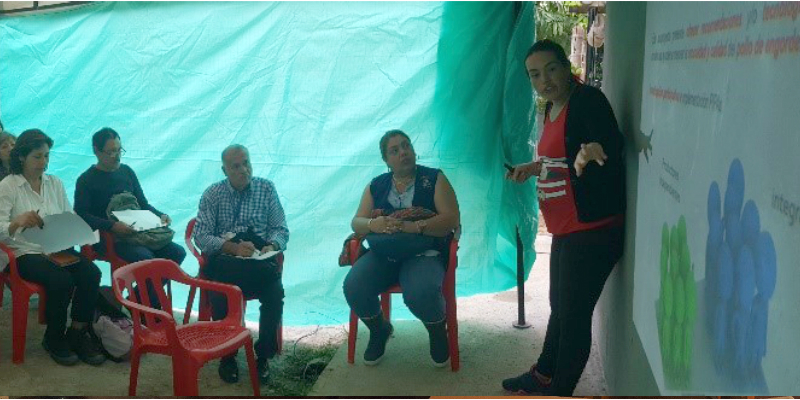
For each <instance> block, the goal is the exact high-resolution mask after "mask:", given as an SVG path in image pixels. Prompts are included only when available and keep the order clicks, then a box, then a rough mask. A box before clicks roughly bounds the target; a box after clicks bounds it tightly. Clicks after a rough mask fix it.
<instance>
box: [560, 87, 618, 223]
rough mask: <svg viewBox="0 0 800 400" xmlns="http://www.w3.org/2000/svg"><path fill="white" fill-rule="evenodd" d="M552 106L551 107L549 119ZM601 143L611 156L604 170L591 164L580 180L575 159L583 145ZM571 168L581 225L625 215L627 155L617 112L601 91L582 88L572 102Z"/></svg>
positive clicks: (568, 135)
mask: <svg viewBox="0 0 800 400" xmlns="http://www.w3.org/2000/svg"><path fill="white" fill-rule="evenodd" d="M551 106H552V104H548V105H547V111H546V113H545V115H548V114H549V112H550V108H551ZM592 142H597V143H599V144H600V145H601V146H603V151H604V152H605V153H606V155H607V156H608V160H606V162H605V165H604V166H600V165H599V164H597V163H595V162H590V163H589V164H588V165H587V166H586V167H585V168H584V169H583V174H581V176H580V177H578V176H577V175H576V174H575V166H574V165H575V158H576V157H577V156H578V152H579V151H580V150H581V144H588V143H592ZM565 145H566V151H567V165H568V166H569V174H570V181H571V182H572V192H573V194H574V197H575V207H576V208H577V211H578V220H579V221H580V222H594V221H599V220H601V219H604V218H608V217H611V216H614V215H619V214H623V213H624V212H625V153H624V151H623V146H624V144H623V137H622V133H621V132H620V130H619V126H618V125H617V120H616V118H615V117H614V110H612V109H611V105H610V104H609V103H608V99H606V96H605V95H604V94H603V92H601V91H600V90H599V89H597V88H594V87H592V86H588V85H583V84H578V87H577V88H575V91H573V92H572V95H571V96H570V98H569V104H568V109H567V121H566V127H565Z"/></svg>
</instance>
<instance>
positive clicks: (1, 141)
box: [0, 129, 17, 181]
mask: <svg viewBox="0 0 800 400" xmlns="http://www.w3.org/2000/svg"><path fill="white" fill-rule="evenodd" d="M16 143H17V137H16V136H14V135H12V134H11V133H10V132H8V131H4V130H1V129H0V181H2V180H3V178H5V177H6V176H8V175H10V174H11V150H13V149H14V144H16Z"/></svg>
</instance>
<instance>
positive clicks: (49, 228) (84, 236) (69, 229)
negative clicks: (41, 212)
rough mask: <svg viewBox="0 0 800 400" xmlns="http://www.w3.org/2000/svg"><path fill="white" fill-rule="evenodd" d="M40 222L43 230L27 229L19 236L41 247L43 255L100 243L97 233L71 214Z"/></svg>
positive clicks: (47, 218) (54, 216) (51, 217)
mask: <svg viewBox="0 0 800 400" xmlns="http://www.w3.org/2000/svg"><path fill="white" fill-rule="evenodd" d="M42 220H43V221H44V228H43V229H42V228H38V227H36V228H27V229H25V230H24V231H22V232H20V233H19V235H20V236H22V237H23V238H24V239H25V240H27V241H28V242H31V243H36V244H38V245H40V246H42V251H43V252H44V253H45V254H50V253H55V252H58V251H61V250H66V249H69V248H72V247H75V246H83V245H85V244H95V243H97V242H98V241H100V237H99V234H98V233H97V231H92V228H90V227H89V225H88V224H87V223H86V221H84V220H83V218H81V217H79V216H78V215H76V214H73V213H71V212H65V213H61V214H53V215H48V216H46V217H44V218H42Z"/></svg>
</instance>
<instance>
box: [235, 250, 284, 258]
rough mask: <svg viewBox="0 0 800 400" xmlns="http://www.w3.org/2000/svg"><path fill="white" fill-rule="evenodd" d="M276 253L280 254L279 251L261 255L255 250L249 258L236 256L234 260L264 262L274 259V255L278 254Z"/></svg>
mask: <svg viewBox="0 0 800 400" xmlns="http://www.w3.org/2000/svg"><path fill="white" fill-rule="evenodd" d="M278 253H280V251H268V252H266V253H262V252H260V251H258V250H256V251H254V252H253V255H252V256H250V257H241V256H236V258H242V259H245V260H266V259H269V258H272V257H275V255H276V254H278Z"/></svg>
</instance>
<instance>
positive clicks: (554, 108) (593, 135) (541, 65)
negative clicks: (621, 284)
mask: <svg viewBox="0 0 800 400" xmlns="http://www.w3.org/2000/svg"><path fill="white" fill-rule="evenodd" d="M525 66H526V69H527V71H528V76H529V78H530V81H531V86H533V88H534V90H536V92H537V93H538V94H539V95H540V96H542V97H544V98H545V99H546V100H547V108H546V112H545V122H544V131H543V132H542V135H541V140H540V141H539V144H538V146H537V153H538V154H537V156H538V157H537V158H536V159H535V160H534V161H532V162H530V163H526V164H521V165H517V166H516V167H514V169H513V172H510V173H509V174H508V175H507V177H508V178H509V179H511V180H512V181H514V182H517V183H523V182H525V181H526V180H528V179H529V178H530V177H533V176H535V177H536V178H537V186H538V189H537V191H538V197H539V207H540V210H541V212H542V215H543V217H544V220H545V222H546V224H547V229H548V230H549V231H550V233H552V234H553V243H552V248H551V254H550V309H551V312H550V320H549V321H548V323H547V333H546V335H545V341H544V346H543V349H542V353H541V354H540V355H539V359H538V361H537V362H536V363H535V364H534V365H533V366H532V367H531V369H530V371H528V372H525V373H523V374H522V375H520V376H518V377H516V378H510V379H506V380H505V381H503V388H504V389H506V390H509V391H513V392H524V393H526V394H532V393H537V394H546V395H553V396H571V395H572V392H573V390H575V386H576V385H577V383H578V380H579V379H580V377H581V374H582V373H583V368H584V367H585V366H586V362H587V361H588V359H589V350H590V348H591V344H592V313H593V311H594V307H595V305H596V304H597V300H598V298H599V297H600V293H601V292H602V291H603V286H604V285H605V282H606V279H607V278H608V276H609V274H610V273H611V270H612V269H613V268H614V265H616V263H617V261H618V260H619V258H620V257H621V256H622V249H623V239H624V233H623V218H624V212H625V164H624V154H623V151H622V150H623V136H622V134H621V133H620V131H619V128H618V126H617V121H616V119H615V118H614V112H613V111H612V109H611V106H610V105H609V103H608V100H607V99H606V97H605V96H604V95H603V93H602V92H600V90H598V89H596V88H594V87H591V86H588V85H584V84H581V83H580V82H579V81H578V80H577V78H575V77H574V76H573V75H571V73H570V62H569V60H568V59H567V56H566V54H565V53H564V49H563V48H562V47H561V46H559V45H558V44H556V43H555V42H552V41H550V40H542V41H539V42H536V43H535V44H534V45H533V46H532V47H531V48H530V50H529V51H528V55H527V57H526V59H525Z"/></svg>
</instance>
